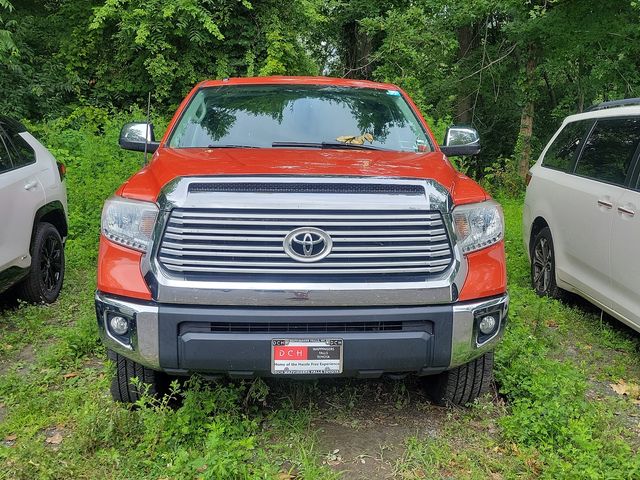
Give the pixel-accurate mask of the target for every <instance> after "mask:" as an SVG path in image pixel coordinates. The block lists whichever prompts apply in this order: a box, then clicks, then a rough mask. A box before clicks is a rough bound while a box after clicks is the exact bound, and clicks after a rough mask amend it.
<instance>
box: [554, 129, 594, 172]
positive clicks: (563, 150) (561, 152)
mask: <svg viewBox="0 0 640 480" xmlns="http://www.w3.org/2000/svg"><path fill="white" fill-rule="evenodd" d="M590 122H591V121H590V120H580V121H578V122H571V123H567V124H566V125H565V126H564V128H563V129H562V131H561V132H560V134H559V135H558V137H557V138H556V139H555V140H554V142H553V143H552V144H551V145H550V146H549V149H548V150H547V153H546V154H545V156H544V159H543V160H542V166H543V167H549V168H553V169H555V170H562V171H563V172H568V171H569V170H570V169H571V168H572V167H573V161H574V159H575V156H576V153H577V151H578V150H579V148H580V145H581V144H582V139H583V138H584V136H585V133H586V129H587V126H588V125H589V123H590Z"/></svg>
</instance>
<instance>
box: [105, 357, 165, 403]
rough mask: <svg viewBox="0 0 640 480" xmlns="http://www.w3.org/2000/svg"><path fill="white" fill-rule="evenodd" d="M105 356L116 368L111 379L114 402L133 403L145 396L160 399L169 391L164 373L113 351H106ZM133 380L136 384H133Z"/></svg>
mask: <svg viewBox="0 0 640 480" xmlns="http://www.w3.org/2000/svg"><path fill="white" fill-rule="evenodd" d="M107 355H108V357H109V360H111V361H112V362H113V363H114V365H115V368H116V371H115V375H114V376H113V378H112V379H111V396H112V397H113V399H114V400H115V401H116V402H122V403H135V402H137V401H138V400H140V398H142V396H143V395H145V394H146V395H148V396H150V397H153V398H160V397H162V396H163V395H164V394H166V393H167V392H168V391H169V377H168V376H167V375H166V374H165V373H163V372H157V371H155V370H152V369H150V368H147V367H145V366H144V365H140V364H139V363H137V362H134V361H133V360H131V359H129V358H127V357H125V356H122V355H120V354H119V353H116V352H114V351H113V350H107ZM134 378H137V379H138V382H135V383H134V382H133V379H134Z"/></svg>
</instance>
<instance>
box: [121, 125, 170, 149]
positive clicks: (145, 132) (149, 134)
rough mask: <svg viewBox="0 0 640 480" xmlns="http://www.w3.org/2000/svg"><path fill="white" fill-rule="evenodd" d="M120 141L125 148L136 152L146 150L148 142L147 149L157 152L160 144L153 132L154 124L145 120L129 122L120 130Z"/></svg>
mask: <svg viewBox="0 0 640 480" xmlns="http://www.w3.org/2000/svg"><path fill="white" fill-rule="evenodd" d="M118 143H119V144H120V146H121V147H122V148H124V149H125V150H133V151H136V152H144V151H145V144H146V151H147V152H149V153H153V152H155V151H156V150H157V149H158V146H159V145H160V142H156V138H155V135H154V134H153V124H152V123H145V122H134V123H127V124H126V125H125V126H124V127H122V130H120V140H119V141H118Z"/></svg>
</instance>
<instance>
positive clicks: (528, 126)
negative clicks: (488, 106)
mask: <svg viewBox="0 0 640 480" xmlns="http://www.w3.org/2000/svg"><path fill="white" fill-rule="evenodd" d="M535 71H536V59H535V55H534V49H533V46H531V45H530V46H529V48H528V58H527V67H526V82H525V89H524V103H523V106H522V115H521V116H520V133H519V134H518V143H517V146H516V154H517V156H519V157H520V158H519V160H518V173H519V174H520V176H521V177H522V178H524V177H525V176H526V175H527V172H528V171H529V165H530V164H531V139H532V137H533V115H534V109H535V104H534V98H533V93H534V83H535Z"/></svg>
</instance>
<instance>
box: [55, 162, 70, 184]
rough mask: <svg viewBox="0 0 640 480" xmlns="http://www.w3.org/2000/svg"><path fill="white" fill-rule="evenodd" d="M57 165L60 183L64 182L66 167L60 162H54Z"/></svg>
mask: <svg viewBox="0 0 640 480" xmlns="http://www.w3.org/2000/svg"><path fill="white" fill-rule="evenodd" d="M56 164H57V165H58V174H59V175H60V181H62V180H64V178H65V177H66V176H67V167H66V166H65V165H64V163H62V162H56Z"/></svg>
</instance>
